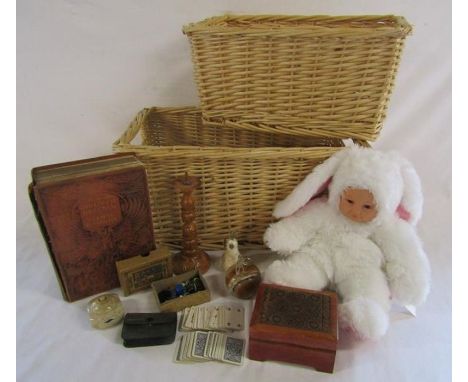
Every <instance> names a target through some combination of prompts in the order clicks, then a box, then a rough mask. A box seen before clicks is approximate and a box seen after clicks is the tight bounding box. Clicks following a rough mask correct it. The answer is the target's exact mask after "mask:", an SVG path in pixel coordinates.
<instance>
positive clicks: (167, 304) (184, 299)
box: [151, 270, 211, 312]
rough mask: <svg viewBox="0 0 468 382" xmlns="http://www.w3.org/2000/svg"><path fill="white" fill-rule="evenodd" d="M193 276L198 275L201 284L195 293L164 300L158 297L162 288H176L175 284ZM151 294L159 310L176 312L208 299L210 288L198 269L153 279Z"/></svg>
mask: <svg viewBox="0 0 468 382" xmlns="http://www.w3.org/2000/svg"><path fill="white" fill-rule="evenodd" d="M194 276H198V277H199V278H200V280H201V282H202V284H203V288H202V290H198V291H197V292H196V293H191V294H188V295H186V296H180V297H176V298H173V299H170V300H167V301H164V302H161V301H160V299H159V293H160V292H162V291H164V290H171V289H174V288H176V285H177V284H182V283H185V282H187V281H188V280H190V279H192V278H193V277H194ZM151 288H152V289H153V294H154V297H155V299H156V303H157V305H158V307H159V310H160V311H161V312H178V311H179V310H182V309H184V308H186V307H188V306H193V305H199V304H203V303H205V302H208V301H210V299H211V295H210V290H209V289H208V286H207V284H206V281H205V279H204V278H203V276H202V275H200V274H199V273H198V271H196V270H194V271H190V272H186V273H182V274H180V275H177V276H173V277H169V278H167V279H163V280H159V281H155V282H154V283H152V284H151Z"/></svg>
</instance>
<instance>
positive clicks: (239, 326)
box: [179, 305, 244, 331]
mask: <svg viewBox="0 0 468 382" xmlns="http://www.w3.org/2000/svg"><path fill="white" fill-rule="evenodd" d="M179 329H180V330H185V331H186V330H218V331H230V330H243V329H244V307H242V306H239V307H234V306H230V305H218V306H206V307H203V306H192V307H190V308H185V309H184V310H183V312H182V317H181V319H180V328H179Z"/></svg>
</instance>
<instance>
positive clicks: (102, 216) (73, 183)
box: [30, 154, 154, 301]
mask: <svg viewBox="0 0 468 382" xmlns="http://www.w3.org/2000/svg"><path fill="white" fill-rule="evenodd" d="M32 177H33V183H32V185H31V186H30V197H31V201H32V202H33V205H34V207H35V212H36V217H37V218H38V221H39V223H40V225H41V230H42V233H43V235H44V238H45V240H46V241H47V245H48V249H49V252H50V255H51V258H52V262H53V264H54V267H55V271H56V273H57V277H58V279H59V282H60V284H61V288H62V293H63V295H64V298H65V299H66V300H68V301H75V300H79V299H82V298H84V297H87V296H90V295H94V294H97V293H101V292H104V291H107V290H109V289H112V288H116V287H118V286H119V280H118V276H117V271H116V266H115V262H116V261H117V260H122V259H126V258H129V257H132V256H136V255H141V254H144V253H148V252H150V251H151V250H152V249H154V238H153V227H152V220H151V210H150V204H149V194H148V187H147V180H146V171H145V169H144V167H143V165H142V164H141V162H139V161H138V160H137V159H136V158H135V157H134V156H132V155H121V154H120V155H110V156H106V157H100V158H93V159H89V160H83V161H76V162H68V163H63V164H57V165H51V166H43V167H38V168H35V169H33V170H32Z"/></svg>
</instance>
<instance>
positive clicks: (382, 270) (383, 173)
mask: <svg viewBox="0 0 468 382" xmlns="http://www.w3.org/2000/svg"><path fill="white" fill-rule="evenodd" d="M326 191H328V192H326ZM324 193H325V194H328V195H327V196H323V194H324ZM421 213H422V193H421V185H420V181H419V178H418V176H417V174H416V172H415V170H414V169H413V167H412V166H411V165H410V163H409V162H407V161H406V160H404V159H403V158H401V157H400V156H399V155H397V154H396V153H383V152H379V151H376V150H373V149H369V148H361V147H357V146H354V147H349V148H345V149H343V150H341V151H339V152H338V153H336V154H334V155H333V156H331V157H330V158H329V159H328V160H326V161H325V162H323V163H322V164H320V165H319V166H317V167H316V168H315V169H314V170H313V171H312V173H310V174H309V175H308V176H307V177H306V178H305V179H304V180H303V181H302V182H301V183H300V184H299V185H298V186H297V187H296V188H295V189H294V190H293V191H292V193H291V194H290V195H289V196H288V197H286V199H284V200H283V201H281V202H279V203H278V204H277V205H276V207H275V209H274V212H273V215H274V216H275V217H276V218H281V220H280V221H278V222H276V223H273V224H271V225H270V227H269V228H268V229H267V230H266V232H265V235H264V241H265V243H266V245H267V246H268V247H269V248H271V249H272V250H273V251H276V252H278V253H280V254H282V255H285V256H287V257H286V258H285V259H283V260H276V261H274V262H273V263H272V264H271V265H270V266H269V267H268V268H267V269H266V270H265V274H264V280H265V281H266V282H270V283H276V284H281V285H286V286H291V287H298V288H306V289H314V290H321V289H324V288H326V287H329V288H330V287H331V288H334V289H335V290H336V291H337V293H338V295H339V297H340V301H341V302H340V304H339V307H338V315H339V322H340V326H341V327H343V328H350V329H352V330H353V331H354V332H355V333H356V334H357V335H358V336H359V337H360V338H368V339H377V338H379V337H381V336H383V335H384V334H385V333H386V331H387V329H388V324H389V317H388V311H389V309H390V298H393V299H396V300H397V301H399V302H400V303H402V304H404V305H419V304H421V303H422V302H423V301H424V300H425V298H426V296H427V294H428V292H429V283H430V268H429V263H428V260H427V258H426V254H425V253H424V250H423V248H422V245H421V242H420V240H419V238H418V236H417V233H416V231H415V225H416V223H417V222H418V220H419V219H420V217H421Z"/></svg>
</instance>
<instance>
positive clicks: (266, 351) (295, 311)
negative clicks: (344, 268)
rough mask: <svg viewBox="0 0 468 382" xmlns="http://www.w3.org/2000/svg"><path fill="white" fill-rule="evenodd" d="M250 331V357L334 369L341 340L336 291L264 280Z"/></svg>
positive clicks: (327, 369)
mask: <svg viewBox="0 0 468 382" xmlns="http://www.w3.org/2000/svg"><path fill="white" fill-rule="evenodd" d="M249 334H250V339H249V348H248V357H249V358H250V359H253V360H257V361H266V360H272V361H280V362H287V363H297V364H301V365H306V366H311V367H314V368H315V369H316V370H318V371H324V372H327V373H332V372H333V367H334V364H335V354H336V347H337V342H338V325H337V297H336V294H335V293H333V292H318V291H310V290H306V289H298V288H290V287H283V286H279V285H273V284H261V285H260V287H259V289H258V292H257V297H256V301H255V308H254V311H253V314H252V318H251V321H250V327H249Z"/></svg>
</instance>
